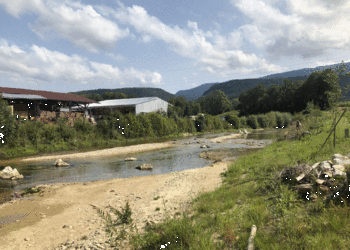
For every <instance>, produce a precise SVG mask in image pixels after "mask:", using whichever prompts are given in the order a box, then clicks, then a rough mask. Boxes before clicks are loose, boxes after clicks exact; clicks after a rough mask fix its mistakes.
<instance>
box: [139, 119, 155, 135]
mask: <svg viewBox="0 0 350 250" xmlns="http://www.w3.org/2000/svg"><path fill="white" fill-rule="evenodd" d="M137 121H138V122H139V123H140V124H141V130H140V136H141V137H145V136H148V137H154V136H156V135H155V134H154V132H153V129H152V124H151V121H150V119H149V117H148V116H146V115H138V116H137Z"/></svg>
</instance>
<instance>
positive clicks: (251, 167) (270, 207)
mask: <svg viewBox="0 0 350 250" xmlns="http://www.w3.org/2000/svg"><path fill="white" fill-rule="evenodd" d="M302 118H303V120H302V123H303V126H304V129H308V130H309V131H311V132H312V135H311V136H307V137H304V138H302V139H301V140H293V141H287V140H282V141H276V142H274V143H272V144H270V145H268V146H266V147H265V148H263V149H262V150H260V151H258V152H256V153H253V154H251V155H247V156H243V157H240V158H239V159H238V160H237V161H236V162H235V163H233V164H231V165H230V166H229V168H228V170H227V172H225V173H222V175H223V176H224V177H225V178H224V183H223V185H222V186H220V187H219V188H217V189H216V190H215V191H213V192H209V193H204V194H200V195H198V196H197V197H195V198H194V199H193V201H192V205H191V209H190V210H189V211H187V212H186V213H183V214H178V215H177V217H176V218H168V219H167V220H166V221H165V222H164V223H161V224H158V225H149V227H148V229H147V232H146V233H145V234H143V235H139V234H138V233H137V232H135V230H134V231H129V230H128V232H129V233H126V231H122V232H114V234H113V236H112V238H114V239H116V243H115V244H116V245H118V244H119V243H120V241H121V240H122V239H123V238H125V237H129V238H130V242H131V244H132V245H133V246H134V248H135V249H161V248H165V249H246V248H247V244H248V238H249V235H250V231H251V227H252V225H256V226H257V234H256V237H255V239H254V248H255V249H347V248H348V245H349V243H350V242H349V239H348V235H349V232H350V217H349V211H350V210H349V207H348V204H347V203H346V202H345V203H344V204H343V205H332V204H331V205H330V206H326V205H325V203H323V202H322V200H316V201H315V202H313V201H309V200H307V199H306V198H305V197H300V196H299V195H298V194H297V193H296V192H295V191H293V190H292V188H291V186H289V185H288V184H285V183H282V182H281V181H280V180H278V179H277V178H276V173H277V172H278V171H279V170H281V169H283V168H284V166H293V165H295V164H297V163H305V164H310V165H311V164H313V163H315V162H319V161H324V160H330V159H331V156H332V155H333V154H335V153H339V154H342V155H346V154H348V153H350V148H349V146H348V145H349V143H350V139H347V138H345V137H344V129H345V128H349V122H348V121H349V119H348V118H349V114H347V115H345V116H344V118H343V119H342V120H341V121H340V123H339V124H338V127H337V130H336V147H335V148H333V140H329V141H328V142H327V144H326V145H325V146H324V147H323V148H322V149H320V146H321V145H322V144H323V143H324V141H325V140H326V138H327V136H328V134H329V132H330V128H331V125H332V120H331V116H330V113H329V112H322V114H321V117H320V118H321V119H319V120H320V121H322V122H321V123H322V124H321V126H320V127H319V128H318V129H319V130H320V129H321V130H322V131H323V132H321V133H319V134H318V135H315V134H316V132H317V128H315V124H316V123H315V120H314V118H313V117H309V118H306V117H302ZM338 118H339V115H338ZM298 119H300V116H299V117H298ZM286 132H292V131H288V130H286ZM269 197H274V198H273V199H267V198H269ZM160 198H162V197H160ZM164 202H166V201H164ZM131 212H132V211H131ZM127 214H129V215H130V211H128V209H126V210H125V213H124V215H127ZM101 216H102V215H101ZM124 219H125V218H124ZM124 221H125V222H126V221H127V220H124ZM128 226H130V230H132V224H129V225H127V224H126V228H128ZM109 230H112V231H113V227H112V225H111V226H110V227H109Z"/></svg>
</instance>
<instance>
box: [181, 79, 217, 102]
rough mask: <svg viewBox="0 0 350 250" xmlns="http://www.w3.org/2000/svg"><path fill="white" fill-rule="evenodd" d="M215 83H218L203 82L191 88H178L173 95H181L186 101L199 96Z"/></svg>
mask: <svg viewBox="0 0 350 250" xmlns="http://www.w3.org/2000/svg"><path fill="white" fill-rule="evenodd" d="M215 84H218V83H205V84H202V85H200V86H198V87H195V88H193V89H188V90H179V91H178V92H176V94H175V96H176V97H179V96H183V97H185V99H186V101H188V102H189V101H193V100H196V99H198V98H200V97H201V96H202V95H203V93H204V92H205V91H207V90H208V89H209V88H210V87H211V86H213V85H215Z"/></svg>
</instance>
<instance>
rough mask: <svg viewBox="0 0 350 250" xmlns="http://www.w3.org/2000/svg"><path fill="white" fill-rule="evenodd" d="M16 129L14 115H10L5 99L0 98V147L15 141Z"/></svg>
mask: <svg viewBox="0 0 350 250" xmlns="http://www.w3.org/2000/svg"><path fill="white" fill-rule="evenodd" d="M16 129H17V126H16V118H15V116H13V115H11V111H10V109H9V106H8V103H7V101H5V100H3V99H2V98H0V147H1V146H4V145H5V144H8V143H9V142H11V141H12V142H14V141H15V137H16ZM3 142H4V143H3ZM11 145H13V143H11Z"/></svg>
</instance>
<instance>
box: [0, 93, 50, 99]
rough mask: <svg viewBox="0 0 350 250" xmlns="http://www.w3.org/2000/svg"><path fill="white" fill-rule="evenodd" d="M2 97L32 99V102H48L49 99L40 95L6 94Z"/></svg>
mask: <svg viewBox="0 0 350 250" xmlns="http://www.w3.org/2000/svg"><path fill="white" fill-rule="evenodd" d="M0 97H2V98H7V99H31V100H47V98H45V97H43V96H40V95H23V94H6V93H0Z"/></svg>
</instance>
